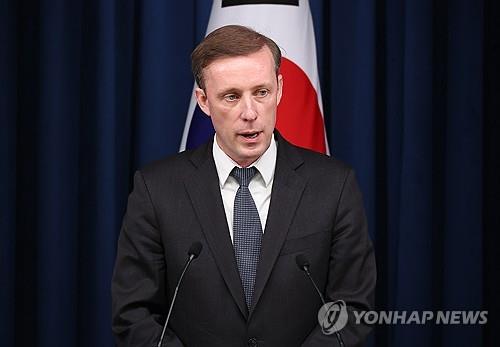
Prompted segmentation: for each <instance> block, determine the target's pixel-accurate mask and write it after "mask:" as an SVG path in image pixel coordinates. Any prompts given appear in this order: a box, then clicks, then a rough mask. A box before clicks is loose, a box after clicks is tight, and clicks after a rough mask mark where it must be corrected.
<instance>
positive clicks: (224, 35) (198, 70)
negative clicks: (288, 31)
mask: <svg viewBox="0 0 500 347" xmlns="http://www.w3.org/2000/svg"><path fill="white" fill-rule="evenodd" d="M264 46H267V47H268V48H269V50H270V51H271V54H272V56H273V59H274V68H275V71H276V75H278V73H279V68H280V64H281V51H280V48H279V47H278V45H277V44H276V42H274V41H273V40H271V39H270V38H268V37H267V36H264V35H262V34H260V33H258V32H257V31H255V30H253V29H250V28H248V27H245V26H242V25H226V26H223V27H221V28H219V29H217V30H214V31H212V32H211V33H210V34H208V35H207V36H206V37H205V38H204V39H203V41H201V42H200V43H199V44H198V46H196V48H195V49H194V51H193V53H191V69H192V71H193V76H194V79H195V80H196V83H197V84H198V86H199V87H200V88H202V89H205V83H204V80H203V69H204V68H206V67H207V66H208V65H210V64H211V63H213V62H214V61H215V60H217V59H219V58H225V57H237V56H245V55H249V54H252V53H255V52H258V51H260V50H261V49H262V48H263V47H264Z"/></svg>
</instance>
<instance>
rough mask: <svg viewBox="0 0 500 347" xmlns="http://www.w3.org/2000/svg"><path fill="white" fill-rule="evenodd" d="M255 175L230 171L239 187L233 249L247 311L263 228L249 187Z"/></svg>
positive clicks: (241, 170) (252, 169)
mask: <svg viewBox="0 0 500 347" xmlns="http://www.w3.org/2000/svg"><path fill="white" fill-rule="evenodd" d="M256 173H257V169H256V168H255V167H250V168H238V167H235V168H234V169H233V170H232V171H231V176H233V177H234V178H236V180H237V181H238V183H239V184H240V187H239V188H238V191H237V192H236V197H235V198H234V219H233V245H234V253H235V255H236V263H237V264H238V270H239V272H240V278H241V283H242V284H243V290H244V292H245V299H246V302H247V307H248V308H249V309H250V306H251V305H252V297H253V291H254V285H255V277H256V275H257V265H258V263H259V256H260V246H261V243H262V225H261V223H260V218H259V213H258V211H257V207H256V206H255V202H254V200H253V198H252V195H251V194H250V190H249V189H248V184H249V183H250V181H251V180H252V178H253V177H254V176H255V174H256Z"/></svg>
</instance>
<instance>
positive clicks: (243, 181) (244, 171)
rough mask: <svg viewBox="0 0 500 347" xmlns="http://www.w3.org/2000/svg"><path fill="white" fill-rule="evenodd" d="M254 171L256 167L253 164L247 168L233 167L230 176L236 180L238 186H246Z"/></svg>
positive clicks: (255, 171)
mask: <svg viewBox="0 0 500 347" xmlns="http://www.w3.org/2000/svg"><path fill="white" fill-rule="evenodd" d="M256 173H257V169H256V168H255V167H254V166H252V167H248V168H243V167H234V169H233V170H232V171H231V176H233V177H234V178H235V179H236V180H237V181H238V183H239V184H240V186H243V187H248V184H249V183H250V181H251V180H252V178H253V176H255V174H256Z"/></svg>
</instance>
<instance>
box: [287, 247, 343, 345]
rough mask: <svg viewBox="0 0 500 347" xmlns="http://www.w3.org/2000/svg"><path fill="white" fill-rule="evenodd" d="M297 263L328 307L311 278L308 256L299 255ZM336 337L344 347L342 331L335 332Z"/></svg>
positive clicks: (296, 259)
mask: <svg viewBox="0 0 500 347" xmlns="http://www.w3.org/2000/svg"><path fill="white" fill-rule="evenodd" d="M295 262H296V263H297V266H298V267H299V269H300V270H302V271H304V272H305V274H306V275H307V277H308V278H309V280H310V281H311V283H312V285H313V286H314V289H316V292H317V293H318V295H319V298H320V299H321V302H322V303H323V305H326V302H325V298H324V297H323V294H322V293H321V291H320V290H319V288H318V286H317V285H316V282H314V279H313V278H312V276H311V273H310V272H309V267H310V266H311V264H310V263H309V260H307V258H306V256H305V255H304V254H299V255H297V256H296V257H295ZM335 336H336V337H337V342H338V343H339V346H340V347H344V340H342V336H341V335H340V331H337V330H335Z"/></svg>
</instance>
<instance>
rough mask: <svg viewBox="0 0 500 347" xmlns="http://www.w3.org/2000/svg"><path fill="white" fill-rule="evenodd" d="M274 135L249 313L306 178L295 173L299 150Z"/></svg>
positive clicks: (300, 159)
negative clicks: (274, 149) (268, 194)
mask: <svg viewBox="0 0 500 347" xmlns="http://www.w3.org/2000/svg"><path fill="white" fill-rule="evenodd" d="M275 137H276V139H277V143H278V156H277V160H276V170H275V174H274V183H273V189H272V193H271V203H270V206H269V213H268V217H267V222H266V229H265V232H264V236H263V239H262V248H261V255H260V261H259V265H258V268H257V278H256V280H255V291H254V298H253V305H252V308H251V312H250V317H251V316H252V313H253V311H254V309H255V307H256V306H257V305H258V303H259V299H260V297H261V295H262V293H263V291H264V287H265V285H266V283H267V281H268V279H269V276H270V274H271V271H272V269H273V267H274V264H275V263H276V260H277V258H278V256H279V253H280V251H281V248H282V246H283V243H284V241H285V239H286V236H287V234H288V230H289V228H290V224H291V222H292V220H293V217H294V216H295V211H296V209H297V207H298V205H299V202H300V198H301V196H302V193H303V191H304V188H305V186H306V180H305V179H304V178H303V177H302V176H300V175H299V174H298V173H297V169H298V168H299V167H300V166H302V165H303V160H302V157H301V156H300V154H299V152H298V151H297V149H296V148H295V147H294V146H292V145H291V144H290V143H288V142H287V141H286V140H285V139H283V137H282V136H281V135H280V134H279V133H278V132H277V131H275ZM250 317H249V318H250Z"/></svg>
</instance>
